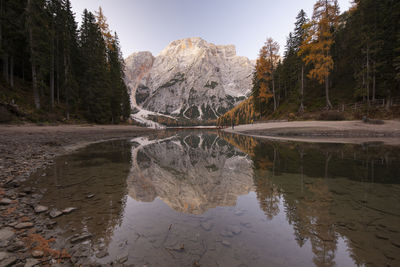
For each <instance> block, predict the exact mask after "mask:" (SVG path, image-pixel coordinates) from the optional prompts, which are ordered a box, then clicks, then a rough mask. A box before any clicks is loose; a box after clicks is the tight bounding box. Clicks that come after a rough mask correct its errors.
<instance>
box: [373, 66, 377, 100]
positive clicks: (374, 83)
mask: <svg viewBox="0 0 400 267" xmlns="http://www.w3.org/2000/svg"><path fill="white" fill-rule="evenodd" d="M373 64H374V67H373V71H374V74H373V76H372V101H375V95H376V93H375V89H376V86H375V85H376V82H375V81H376V80H375V75H376V71H375V62H374V63H373Z"/></svg>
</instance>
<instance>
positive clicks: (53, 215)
mask: <svg viewBox="0 0 400 267" xmlns="http://www.w3.org/2000/svg"><path fill="white" fill-rule="evenodd" d="M62 214H63V213H62V212H61V211H59V210H57V209H52V210H51V211H50V213H49V216H50V218H52V219H54V218H57V217H59V216H61V215H62Z"/></svg>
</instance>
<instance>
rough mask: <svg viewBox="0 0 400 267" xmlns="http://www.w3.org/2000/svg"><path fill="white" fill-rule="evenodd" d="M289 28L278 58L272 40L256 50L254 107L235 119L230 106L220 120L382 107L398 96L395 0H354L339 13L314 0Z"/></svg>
mask: <svg viewBox="0 0 400 267" xmlns="http://www.w3.org/2000/svg"><path fill="white" fill-rule="evenodd" d="M294 26H295V27H294V30H293V32H291V33H289V36H288V38H287V43H286V46H285V50H284V53H283V57H281V56H280V54H279V45H278V43H276V42H275V41H274V40H273V39H272V38H268V39H267V41H266V42H265V44H264V46H263V47H262V48H261V49H260V53H259V57H258V59H257V62H256V68H255V72H254V76H253V90H252V96H253V105H254V107H255V111H256V112H253V113H245V114H244V115H243V114H242V115H241V117H240V118H236V117H235V116H238V115H239V113H238V112H236V113H235V114H232V112H231V113H230V114H229V113H228V114H226V115H225V117H227V118H224V117H222V118H221V119H220V120H225V121H226V120H229V119H231V120H232V118H233V119H234V120H235V121H236V120H240V121H243V122H247V123H248V122H251V121H252V120H254V119H256V118H259V117H266V116H268V115H271V114H277V113H279V112H281V111H282V110H283V109H285V111H286V112H287V113H289V112H294V113H296V114H303V113H304V112H307V111H313V110H318V109H320V110H321V109H327V110H329V109H334V108H337V107H338V106H340V105H344V104H348V103H354V102H360V101H363V102H364V103H366V104H367V105H370V104H374V103H376V102H377V100H380V102H379V103H384V104H385V106H386V108H387V109H390V107H391V104H392V103H393V99H394V98H396V97H397V98H398V97H400V2H399V1H393V0H381V1H375V0H355V1H354V4H353V6H352V7H351V8H350V9H349V10H348V11H346V12H344V13H342V14H340V12H339V5H338V3H337V1H336V0H318V1H317V2H316V3H315V5H314V9H313V14H312V17H311V18H309V17H308V16H307V14H306V13H305V12H304V11H303V10H301V11H300V12H299V13H298V15H297V17H296V22H295V25H294ZM242 113H243V112H242ZM232 115H234V117H232ZM228 117H229V118H228Z"/></svg>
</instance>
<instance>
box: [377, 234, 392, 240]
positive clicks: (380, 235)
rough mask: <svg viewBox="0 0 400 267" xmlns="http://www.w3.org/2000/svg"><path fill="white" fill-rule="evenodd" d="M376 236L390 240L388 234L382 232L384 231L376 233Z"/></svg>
mask: <svg viewBox="0 0 400 267" xmlns="http://www.w3.org/2000/svg"><path fill="white" fill-rule="evenodd" d="M375 236H376V237H377V238H379V239H383V240H388V239H389V237H388V236H386V235H385V234H382V233H377V234H375Z"/></svg>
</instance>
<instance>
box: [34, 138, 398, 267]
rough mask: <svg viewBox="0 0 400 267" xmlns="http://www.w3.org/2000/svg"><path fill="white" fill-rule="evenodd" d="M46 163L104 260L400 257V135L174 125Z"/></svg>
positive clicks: (38, 182)
mask: <svg viewBox="0 0 400 267" xmlns="http://www.w3.org/2000/svg"><path fill="white" fill-rule="evenodd" d="M44 172H45V173H46V176H42V173H38V174H37V175H36V178H35V179H32V180H31V182H30V183H31V185H32V186H34V187H37V188H41V189H44V190H46V193H44V195H43V198H42V200H41V204H43V205H46V206H49V207H52V208H57V209H60V210H61V209H63V208H66V207H71V206H72V207H77V208H78V210H76V211H73V212H72V213H71V214H68V215H63V216H61V217H58V218H56V219H55V220H56V221H57V222H58V227H60V228H61V229H64V233H63V235H64V236H65V237H66V238H67V237H71V236H73V235H74V234H77V233H78V234H82V233H90V234H92V238H91V239H90V240H87V241H85V242H86V247H87V248H88V250H89V254H90V255H91V257H92V259H93V260H95V261H98V262H99V263H109V262H111V261H116V260H118V259H120V260H121V259H122V261H123V262H125V264H135V266H136V265H138V266H143V265H147V266H357V265H358V266H400V148H399V147H390V146H384V145H382V144H380V143H369V144H364V145H348V144H346V145H343V144H311V143H295V142H276V141H274V142H272V141H266V140H260V139H254V138H251V137H246V136H239V135H233V134H228V133H221V132H217V131H195V132H187V131H180V132H168V131H167V132H160V133H159V134H157V135H154V136H150V137H139V138H135V139H131V140H120V141H110V142H104V143H99V144H93V145H90V146H88V147H86V148H84V149H81V150H79V151H77V152H75V153H73V154H71V155H68V156H63V157H59V158H58V159H57V160H56V164H55V165H53V166H51V167H49V168H48V169H46V170H44ZM102 251H107V252H108V255H106V253H100V252H102ZM101 254H103V255H101ZM96 255H97V256H98V257H100V258H98V257H97V256H96ZM105 255H106V256H105Z"/></svg>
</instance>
